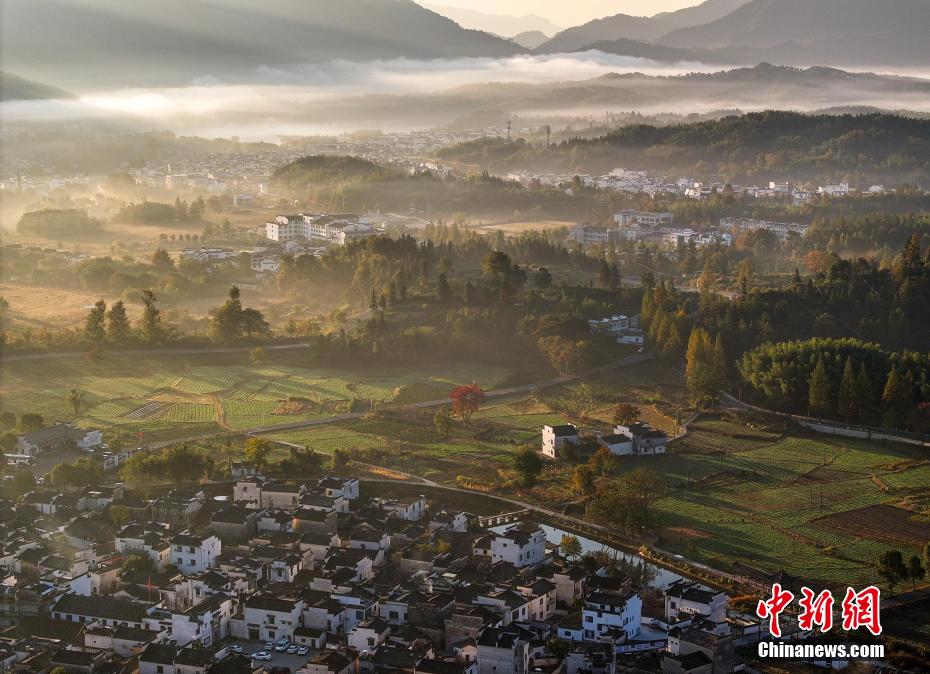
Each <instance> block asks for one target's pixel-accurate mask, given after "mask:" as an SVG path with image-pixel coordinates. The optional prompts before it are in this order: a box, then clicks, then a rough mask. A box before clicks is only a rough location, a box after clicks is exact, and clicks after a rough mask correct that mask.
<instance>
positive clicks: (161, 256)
mask: <svg viewBox="0 0 930 674" xmlns="http://www.w3.org/2000/svg"><path fill="white" fill-rule="evenodd" d="M152 266H153V267H155V268H156V269H158V270H160V271H171V270H172V269H174V260H172V259H171V256H170V255H168V251H167V250H165V249H164V248H159V249H158V250H156V251H155V252H154V253H153V254H152Z"/></svg>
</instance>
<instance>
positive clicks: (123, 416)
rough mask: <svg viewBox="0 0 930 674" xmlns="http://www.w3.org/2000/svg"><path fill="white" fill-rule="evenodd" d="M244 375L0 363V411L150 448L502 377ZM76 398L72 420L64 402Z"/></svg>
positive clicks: (297, 368) (222, 361)
mask: <svg viewBox="0 0 930 674" xmlns="http://www.w3.org/2000/svg"><path fill="white" fill-rule="evenodd" d="M303 357H304V358H305V357H306V356H303ZM275 358H276V360H275V361H273V362H271V363H268V364H265V365H249V364H247V357H246V355H245V354H223V355H213V354H206V355H196V356H178V355H170V354H165V355H164V356H127V355H118V354H110V353H105V354H103V355H102V356H101V357H100V358H99V359H95V360H91V359H87V358H83V357H77V358H74V359H64V358H62V359H54V360H49V361H20V362H15V361H14V362H3V363H0V395H2V405H3V409H7V410H10V411H12V412H14V413H16V414H22V413H24V412H37V413H39V414H42V415H43V416H44V417H45V419H46V420H48V421H54V420H65V421H74V422H76V423H78V424H79V425H81V426H84V427H96V428H102V429H104V430H106V431H109V432H110V433H111V434H113V433H117V432H118V433H124V434H131V435H136V434H138V433H139V432H140V431H141V432H143V433H144V434H145V435H144V437H145V439H146V440H149V441H154V440H159V439H162V438H165V439H169V438H176V437H180V436H182V435H183V431H184V430H185V429H186V430H187V431H188V434H190V435H197V434H200V433H201V432H202V433H206V432H209V431H210V430H211V429H215V430H218V431H221V430H243V429H247V428H251V427H255V426H265V425H273V424H280V423H288V422H292V421H298V420H304V419H318V418H323V417H331V416H332V415H334V414H337V413H340V412H345V411H347V410H348V409H349V407H350V406H351V405H353V404H354V405H355V406H356V408H359V407H360V408H361V409H363V410H364V409H371V408H373V407H377V406H379V405H381V404H384V403H393V402H395V401H396V402H399V403H404V404H409V403H412V402H418V401H421V400H432V399H436V398H441V397H444V396H445V395H447V394H448V392H449V391H450V390H451V389H452V387H453V386H455V385H458V384H463V383H470V382H472V381H477V382H479V383H480V384H481V385H482V386H484V387H486V388H489V389H490V388H493V387H495V386H497V385H498V384H499V383H500V382H502V381H504V380H506V378H507V377H508V376H509V375H510V374H511V373H510V372H509V371H508V370H506V369H503V368H495V367H482V366H475V365H473V364H457V363H450V364H448V365H446V366H444V367H442V368H439V369H428V368H426V367H424V368H422V369H407V370H396V371H392V370H383V371H378V370H371V369H366V370H364V371H349V370H345V369H336V368H327V367H316V366H311V365H306V366H304V365H300V361H301V358H302V356H301V352H300V351H292V352H288V353H287V354H286V355H285V354H283V353H282V354H277V355H276V356H275ZM71 389H77V390H78V391H80V392H81V393H82V395H83V399H82V404H81V408H80V409H79V411H78V414H76V415H75V414H74V411H73V410H72V409H71V408H70V407H69V406H68V404H67V397H68V393H69V391H70V390H71Z"/></svg>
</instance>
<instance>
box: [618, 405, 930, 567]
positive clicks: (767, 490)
mask: <svg viewBox="0 0 930 674" xmlns="http://www.w3.org/2000/svg"><path fill="white" fill-rule="evenodd" d="M747 424H748V422H745V421H735V420H732V419H722V418H713V419H710V420H702V421H701V422H699V423H698V424H695V427H696V428H697V429H698V431H699V432H698V433H697V435H696V437H691V436H690V434H689V436H688V437H686V438H685V439H683V440H681V441H678V442H677V443H675V444H674V445H673V449H672V451H671V453H670V454H668V455H666V456H665V457H655V458H656V459H658V460H657V461H655V462H654V463H652V468H653V470H655V471H657V472H658V473H660V475H662V476H663V477H664V478H665V481H666V489H665V493H664V496H663V497H662V498H661V499H660V500H659V501H658V502H657V504H656V506H655V514H656V519H657V522H658V523H659V524H660V525H661V533H660V541H659V544H660V545H661V546H663V547H666V548H668V549H671V550H674V551H676V552H683V553H684V552H688V553H689V554H691V555H695V554H697V555H698V556H699V557H700V558H701V559H702V560H704V561H706V562H709V563H712V564H715V565H717V566H718V567H719V568H729V565H730V564H732V562H733V561H741V562H743V563H746V564H750V565H753V566H757V567H759V568H762V569H766V570H769V571H776V570H778V569H781V568H784V569H785V570H786V571H788V572H789V573H792V574H795V575H799V576H802V577H805V578H809V579H811V580H815V581H820V582H823V583H825V584H835V585H839V584H842V583H856V582H858V581H861V580H863V579H869V580H870V581H874V578H875V574H874V571H873V564H874V561H875V559H876V558H877V557H878V555H879V554H880V553H881V552H882V551H884V550H887V549H890V548H896V549H901V550H902V552H904V553H905V554H906V555H907V556H909V555H911V554H914V553H915V552H917V551H918V548H919V547H920V545H922V543H918V542H917V541H911V542H910V543H907V542H901V541H898V542H897V543H896V542H895V541H893V540H890V539H888V538H887V537H886V536H887V532H885V531H883V530H882V529H883V527H882V526H881V525H879V524H877V523H863V524H862V525H861V526H860V527H859V528H858V529H857V531H856V533H855V535H850V533H849V532H848V531H844V530H841V529H839V528H838V527H837V526H835V525H833V524H832V523H831V521H830V519H829V516H839V517H841V518H843V517H846V515H845V513H849V512H851V511H856V510H857V509H860V508H864V507H867V506H873V505H878V504H883V503H884V504H888V505H892V506H899V505H901V504H902V503H906V502H907V501H908V500H909V499H910V500H911V501H914V502H916V503H917V504H918V508H917V509H916V511H915V512H912V513H908V512H907V511H901V512H902V518H904V519H905V520H906V519H907V518H908V517H913V518H915V519H916V520H921V521H927V520H928V517H927V516H928V514H930V513H928V512H926V505H923V506H922V507H923V509H924V510H923V512H921V509H920V508H921V505H920V504H925V503H926V500H925V499H926V498H928V497H930V465H927V464H926V463H925V461H926V458H925V450H921V449H920V448H918V447H911V446H907V445H893V444H890V443H884V442H874V441H867V440H851V439H847V438H836V437H830V436H824V435H816V434H813V433H802V432H798V431H794V430H790V429H784V428H775V427H772V428H764V427H762V428H759V427H758V426H757V427H755V428H750V427H749V426H748V425H747ZM710 429H713V433H712V436H711V439H712V441H713V445H712V446H710V445H709V443H708V434H709V433H710ZM766 440H767V442H766ZM647 458H652V457H647ZM669 462H671V465H670V464H669ZM622 463H623V464H624V466H623V468H622V469H621V470H625V469H627V468H631V467H633V466H632V465H630V466H627V465H626V463H627V462H626V461H625V460H623V461H622ZM638 465H642V463H639V464H638ZM682 473H685V474H686V476H685V477H684V479H682V478H683V476H682ZM915 499H916V500H915ZM896 512H898V511H896ZM825 517H826V518H827V519H821V518H825ZM851 517H853V518H854V519H855V516H854V515H851ZM902 540H903V539H902Z"/></svg>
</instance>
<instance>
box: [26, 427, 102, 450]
mask: <svg viewBox="0 0 930 674" xmlns="http://www.w3.org/2000/svg"><path fill="white" fill-rule="evenodd" d="M102 443H103V434H102V433H101V432H100V431H98V430H91V431H87V430H84V429H83V428H77V427H76V426H72V425H71V424H66V423H64V422H58V423H57V424H54V425H52V426H49V427H47V428H40V429H39V430H37V431H31V432H29V433H24V434H23V435H21V436H19V437H18V438H17V439H16V447H17V449H18V453H20V454H28V455H30V456H35V455H37V454H41V453H42V452H49V451H52V450H56V449H92V448H94V447H99V446H100V445H101V444H102Z"/></svg>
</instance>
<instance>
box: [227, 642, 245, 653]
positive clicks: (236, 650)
mask: <svg viewBox="0 0 930 674" xmlns="http://www.w3.org/2000/svg"><path fill="white" fill-rule="evenodd" d="M229 650H231V651H232V652H233V653H241V652H242V651H243V650H245V649H243V648H242V646H241V645H239V644H233V645H232V646H230V647H229Z"/></svg>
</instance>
